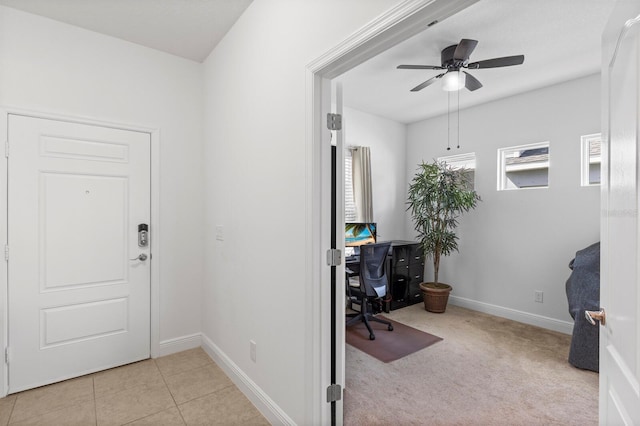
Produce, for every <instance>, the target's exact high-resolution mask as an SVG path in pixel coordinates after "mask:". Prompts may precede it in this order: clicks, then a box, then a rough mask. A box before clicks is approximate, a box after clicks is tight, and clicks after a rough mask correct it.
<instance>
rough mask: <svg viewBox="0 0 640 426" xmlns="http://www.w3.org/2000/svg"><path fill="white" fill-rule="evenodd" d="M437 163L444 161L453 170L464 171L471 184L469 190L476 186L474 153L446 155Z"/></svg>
mask: <svg viewBox="0 0 640 426" xmlns="http://www.w3.org/2000/svg"><path fill="white" fill-rule="evenodd" d="M438 161H444V162H445V163H447V164H448V165H449V166H451V167H453V168H454V169H462V168H464V169H466V170H465V175H466V176H467V179H468V182H469V183H470V184H471V188H470V189H474V188H475V185H476V153H475V152H469V153H467V154H457V155H448V156H446V157H439V158H438Z"/></svg>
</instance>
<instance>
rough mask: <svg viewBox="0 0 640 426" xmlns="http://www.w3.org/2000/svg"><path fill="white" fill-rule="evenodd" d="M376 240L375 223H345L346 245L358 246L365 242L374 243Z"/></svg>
mask: <svg viewBox="0 0 640 426" xmlns="http://www.w3.org/2000/svg"><path fill="white" fill-rule="evenodd" d="M375 242H376V224H375V223H349V222H348V223H345V226H344V245H345V246H346V247H358V246H361V245H363V244H372V243H375Z"/></svg>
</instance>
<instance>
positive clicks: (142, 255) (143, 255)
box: [129, 253, 147, 262]
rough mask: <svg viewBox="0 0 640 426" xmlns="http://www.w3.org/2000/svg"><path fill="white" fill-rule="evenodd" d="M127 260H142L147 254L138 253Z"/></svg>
mask: <svg viewBox="0 0 640 426" xmlns="http://www.w3.org/2000/svg"><path fill="white" fill-rule="evenodd" d="M129 260H141V261H143V262H144V261H145V260H147V255H146V254H144V253H140V256H138V257H134V258H133V259H129Z"/></svg>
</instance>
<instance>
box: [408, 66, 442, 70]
mask: <svg viewBox="0 0 640 426" xmlns="http://www.w3.org/2000/svg"><path fill="white" fill-rule="evenodd" d="M396 68H397V69H399V70H443V69H444V68H443V67H441V66H440V65H398V66H397V67H396Z"/></svg>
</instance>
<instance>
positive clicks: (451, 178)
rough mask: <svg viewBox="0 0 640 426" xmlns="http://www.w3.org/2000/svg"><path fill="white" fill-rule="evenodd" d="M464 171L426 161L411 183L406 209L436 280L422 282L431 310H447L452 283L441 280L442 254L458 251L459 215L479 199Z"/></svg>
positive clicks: (427, 308)
mask: <svg viewBox="0 0 640 426" xmlns="http://www.w3.org/2000/svg"><path fill="white" fill-rule="evenodd" d="M465 172H466V170H465V169H454V168H452V167H451V166H449V165H447V164H446V163H444V162H439V161H434V162H433V163H429V164H427V163H424V162H423V163H422V164H420V165H419V169H418V172H417V173H416V174H415V176H414V177H413V180H412V181H411V184H410V185H409V194H408V201H407V204H408V208H407V210H409V211H410V212H411V216H412V218H413V222H414V225H415V229H416V231H418V237H419V239H420V243H421V245H422V250H423V252H424V255H425V256H427V257H431V259H432V260H433V272H434V274H433V275H434V276H433V282H424V283H421V284H420V290H421V291H422V295H423V300H424V307H425V309H426V310H427V311H430V312H444V311H445V309H446V307H447V301H448V299H449V293H450V292H451V286H450V285H448V284H444V283H441V282H440V281H439V280H438V271H439V269H440V258H441V257H442V256H448V255H449V254H451V253H452V252H453V251H454V250H455V251H458V236H457V235H456V233H455V229H456V227H457V226H458V218H459V217H460V215H462V213H465V212H467V211H469V210H471V209H473V208H475V207H476V204H477V203H478V201H480V197H479V196H478V194H477V193H476V192H475V191H474V190H473V189H472V184H471V182H470V181H469V178H468V174H467V173H465Z"/></svg>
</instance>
